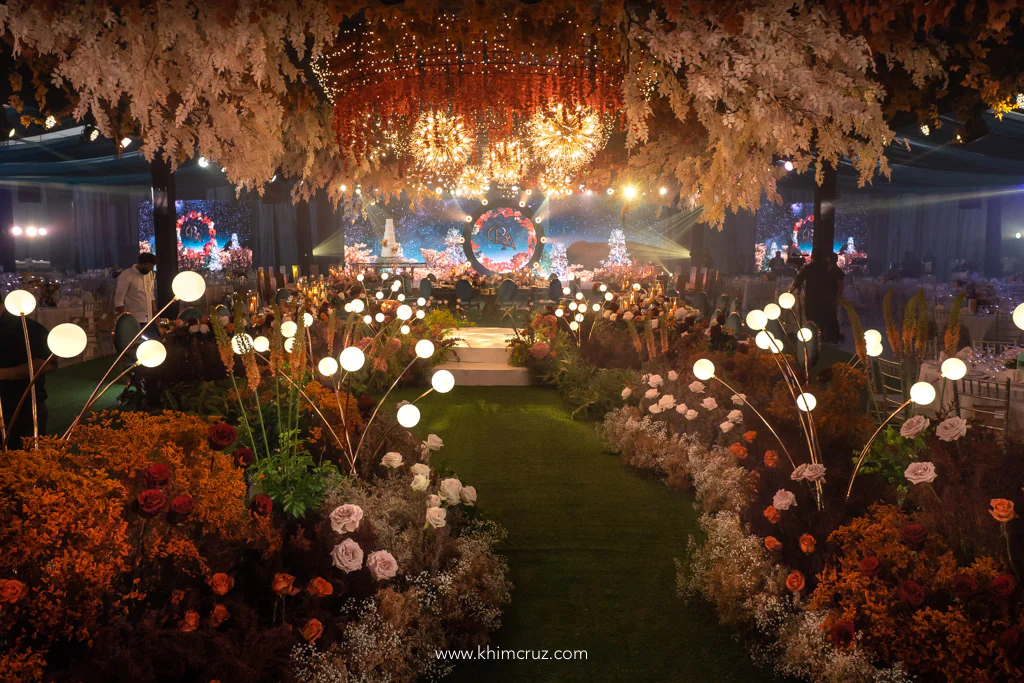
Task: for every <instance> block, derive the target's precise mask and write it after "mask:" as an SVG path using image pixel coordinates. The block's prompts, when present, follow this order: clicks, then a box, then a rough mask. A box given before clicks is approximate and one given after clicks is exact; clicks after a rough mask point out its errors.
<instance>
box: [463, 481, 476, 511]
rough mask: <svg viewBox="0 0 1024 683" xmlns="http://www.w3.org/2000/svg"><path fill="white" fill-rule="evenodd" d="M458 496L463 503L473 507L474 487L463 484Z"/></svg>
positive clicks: (474, 500) (474, 499)
mask: <svg viewBox="0 0 1024 683" xmlns="http://www.w3.org/2000/svg"><path fill="white" fill-rule="evenodd" d="M459 498H460V499H461V500H462V504H463V505H468V506H470V507H473V505H475V504H476V487H475V486H463V487H462V490H461V491H459Z"/></svg>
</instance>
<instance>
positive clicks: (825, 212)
mask: <svg viewBox="0 0 1024 683" xmlns="http://www.w3.org/2000/svg"><path fill="white" fill-rule="evenodd" d="M835 238H836V169H835V168H833V167H832V166H831V165H830V164H826V165H825V173H824V177H823V178H822V182H821V185H817V184H816V185H815V186H814V241H813V243H812V246H811V255H812V257H813V258H814V259H815V260H818V259H820V258H824V256H826V255H827V254H832V253H835Z"/></svg>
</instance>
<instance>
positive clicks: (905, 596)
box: [899, 579, 924, 607]
mask: <svg viewBox="0 0 1024 683" xmlns="http://www.w3.org/2000/svg"><path fill="white" fill-rule="evenodd" d="M899 596H900V599H902V600H905V601H906V602H907V604H908V605H910V606H911V607H920V606H921V603H923V602H924V589H923V588H921V586H920V585H919V584H918V583H917V582H916V581H911V580H910V579H907V580H905V581H900V587H899Z"/></svg>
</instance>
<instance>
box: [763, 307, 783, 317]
mask: <svg viewBox="0 0 1024 683" xmlns="http://www.w3.org/2000/svg"><path fill="white" fill-rule="evenodd" d="M764 315H765V317H766V318H768V319H769V320H778V319H779V316H780V315H782V309H781V308H779V307H778V305H777V304H768V305H767V306H765V307H764Z"/></svg>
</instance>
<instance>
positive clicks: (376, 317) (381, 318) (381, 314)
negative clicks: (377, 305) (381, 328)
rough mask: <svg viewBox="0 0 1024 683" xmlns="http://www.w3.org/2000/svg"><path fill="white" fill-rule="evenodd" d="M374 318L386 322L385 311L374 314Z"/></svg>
mask: <svg viewBox="0 0 1024 683" xmlns="http://www.w3.org/2000/svg"><path fill="white" fill-rule="evenodd" d="M373 319H374V320H376V321H377V322H379V323H382V322H384V314H383V313H377V314H376V315H375V316H373Z"/></svg>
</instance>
